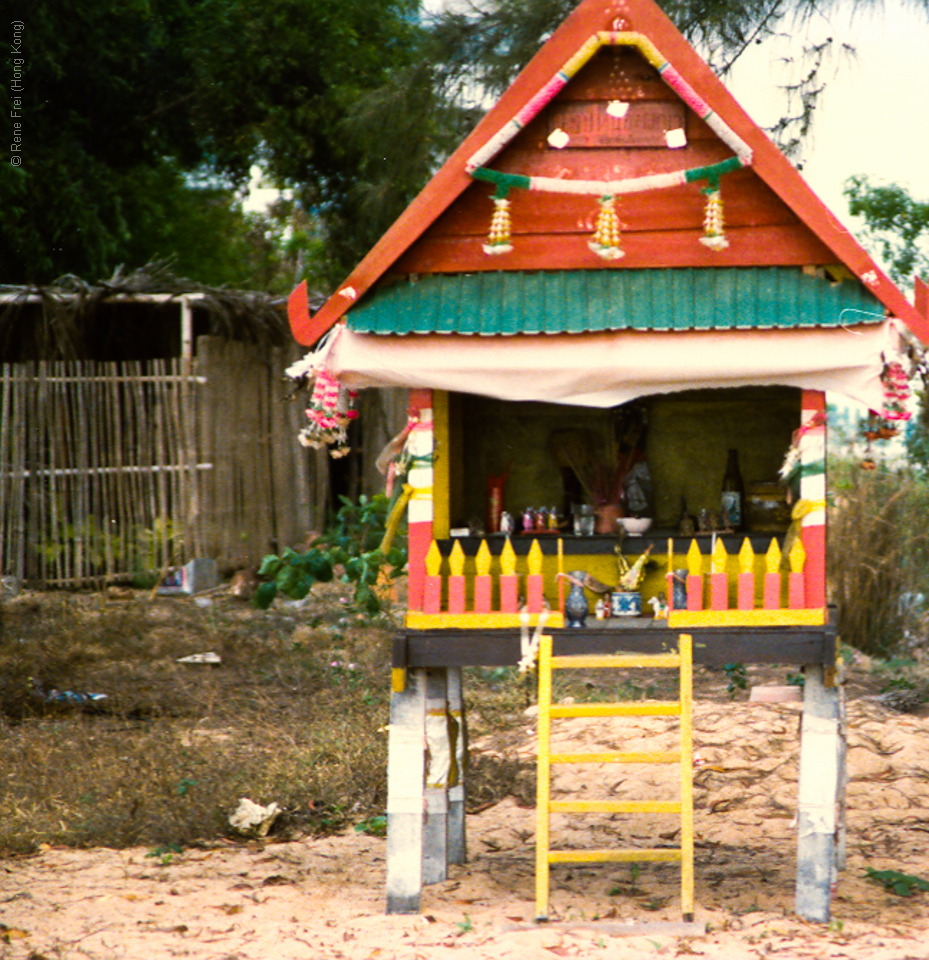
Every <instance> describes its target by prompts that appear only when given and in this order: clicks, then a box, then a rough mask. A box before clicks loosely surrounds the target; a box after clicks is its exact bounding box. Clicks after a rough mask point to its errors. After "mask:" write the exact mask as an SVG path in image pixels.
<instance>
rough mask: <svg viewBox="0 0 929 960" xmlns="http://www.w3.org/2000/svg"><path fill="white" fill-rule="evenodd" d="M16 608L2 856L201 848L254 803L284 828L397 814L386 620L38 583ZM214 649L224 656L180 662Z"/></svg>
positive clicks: (10, 637) (0, 718)
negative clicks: (390, 788) (79, 699)
mask: <svg viewBox="0 0 929 960" xmlns="http://www.w3.org/2000/svg"><path fill="white" fill-rule="evenodd" d="M333 589H335V588H333ZM329 599H331V598H329ZM321 602H323V601H321ZM328 602H329V600H328V599H327V600H326V601H325V603H328ZM334 603H335V605H336V608H337V599H336V600H335V601H334ZM330 605H332V604H330ZM4 613H5V624H4V625H5V630H4V633H3V637H2V638H0V675H2V677H3V681H2V684H0V767H2V769H3V770H4V772H5V775H4V777H3V778H2V779H0V852H6V853H9V852H24V851H30V850H33V849H35V848H36V846H37V845H38V844H41V843H53V844H66V845H71V846H93V845H106V846H116V847H120V846H128V845H145V846H151V847H153V848H155V849H165V850H170V849H173V845H179V846H189V845H190V844H193V843H198V842H203V841H210V840H215V839H217V838H220V837H224V836H227V835H230V829H231V828H230V827H229V824H228V817H229V815H230V814H231V813H232V812H233V811H234V810H235V808H236V806H237V804H238V800H239V798H240V797H249V798H251V799H252V800H254V801H255V802H256V803H261V804H267V803H270V802H272V801H276V802H277V803H278V804H279V805H280V806H281V807H282V810H283V812H282V814H281V815H280V816H279V817H278V818H277V820H276V821H275V824H274V827H273V828H272V832H273V833H276V834H283V835H299V834H301V833H306V832H309V833H327V832H331V831H333V830H340V829H343V828H344V827H345V826H347V825H348V824H349V823H350V822H351V821H358V820H365V819H367V818H372V817H377V816H379V815H381V814H383V811H384V807H385V804H386V735H385V733H384V732H383V728H384V727H385V725H386V723H387V719H388V704H389V677H390V672H389V653H388V651H389V639H388V637H389V633H388V631H387V630H385V629H384V627H383V625H382V624H383V622H384V621H383V620H381V621H379V623H378V625H371V624H370V623H369V622H367V621H364V620H363V621H361V622H358V621H353V622H352V623H351V624H349V625H348V626H340V627H339V629H338V630H335V629H333V628H332V626H331V625H329V624H328V623H327V621H326V618H325V617H317V615H316V611H314V610H313V609H307V610H305V611H294V610H291V609H289V608H287V607H286V606H284V605H276V606H275V607H274V608H273V609H272V610H269V611H266V612H263V611H256V610H252V609H249V608H246V607H245V605H244V604H242V603H241V602H239V601H235V600H233V599H232V598H226V597H217V598H214V601H213V603H212V604H210V605H209V606H207V607H200V606H198V605H196V604H195V603H194V602H193V601H192V600H191V599H189V598H174V597H171V598H168V597H159V598H157V599H155V600H150V598H149V595H148V594H141V593H140V594H136V595H135V599H133V600H129V601H121V602H113V601H108V600H107V599H106V598H105V597H104V596H102V595H85V594H64V593H62V594H52V595H39V594H25V595H23V596H22V597H19V598H16V599H15V600H13V601H9V602H8V603H7V604H6V608H5V611H4ZM314 620H316V621H317V626H315V627H313V626H310V625H309V624H310V623H311V622H313V621H314ZM205 651H212V652H215V653H218V654H219V655H220V658H221V662H220V663H219V664H218V665H207V664H201V665H190V664H182V663H178V660H179V658H181V657H184V656H188V655H190V654H192V653H199V652H205ZM334 664H335V666H334ZM51 690H70V691H79V692H97V693H104V694H106V698H105V699H103V700H99V701H94V702H93V703H89V702H85V703H77V704H76V703H74V702H60V701H56V700H54V699H53V698H51V699H50V698H49V696H48V693H49V691H51Z"/></svg>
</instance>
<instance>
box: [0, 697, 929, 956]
mask: <svg viewBox="0 0 929 960" xmlns="http://www.w3.org/2000/svg"><path fill="white" fill-rule="evenodd" d="M799 721H800V708H799V705H785V704H750V703H709V702H707V703H698V704H697V708H696V713H695V734H696V741H697V744H698V751H697V760H698V764H699V765H698V769H697V775H696V788H697V789H696V803H697V818H696V819H697V854H696V878H697V904H698V907H697V921H698V922H699V923H701V924H702V925H705V930H706V932H705V933H702V934H699V935H689V936H680V935H675V934H674V933H673V930H671V929H670V928H669V927H667V926H664V927H663V926H661V924H663V923H664V924H671V923H673V922H676V921H679V920H680V901H679V897H678V883H679V879H678V873H677V870H676V868H675V867H674V866H672V865H643V866H642V868H641V871H639V870H637V869H633V868H632V867H631V866H630V865H612V866H607V865H604V866H591V867H568V866H560V867H557V868H555V869H553V871H552V901H551V921H550V922H549V923H548V924H547V925H544V926H538V925H534V924H533V923H532V922H531V921H532V918H533V916H534V912H535V911H534V872H533V871H534V865H533V835H534V811H533V810H532V809H531V808H526V807H520V806H518V805H517V804H516V803H515V801H513V800H512V799H508V800H506V801H504V802H502V803H499V804H497V805H495V806H494V807H492V808H490V809H488V810H484V811H482V812H480V813H478V814H473V815H470V816H469V817H468V851H469V862H468V863H467V865H465V866H460V867H459V866H453V867H451V868H450V876H449V879H448V880H447V881H445V882H443V883H440V884H437V885H434V886H431V887H427V888H426V889H425V891H424V893H423V904H422V912H421V913H420V914H419V915H417V916H386V915H385V913H384V875H385V860H384V857H385V842H384V841H383V840H382V839H379V838H377V837H370V836H365V835H361V834H358V833H355V832H354V831H349V832H346V833H345V834H343V835H339V836H335V837H328V838H321V839H306V840H302V841H297V842H286V843H275V842H265V843H260V842H254V843H250V844H231V843H230V844H225V845H219V846H214V847H210V848H205V849H194V850H187V851H185V852H183V853H182V854H180V855H173V856H171V857H165V858H163V859H164V862H162V860H161V859H159V858H157V857H152V856H151V855H150V853H151V851H149V850H146V849H132V850H106V849H94V850H89V851H74V850H67V849H44V850H42V851H41V852H40V853H38V854H37V855H35V856H31V857H23V858H15V859H7V860H3V861H0V924H2V926H0V958H4V960H7V958H9V960H77V958H89V960H117V958H132V960H163V958H164V960H167V958H174V957H186V958H196V960H200V958H203V960H206V958H216V960H220V958H222V960H253V958H254V960H258V958H262V960H304V958H312V960H316V958H319V960H323V958H326V960H329V958H346V960H368V958H378V960H393V958H397V960H400V958H402V960H434V958H444V957H447V956H448V955H449V951H450V950H452V949H456V950H461V951H464V955H465V956H467V957H469V958H471V957H473V958H478V960H510V958H512V960H517V958H545V957H552V956H554V957H598V958H607V960H609V958H617V960H626V958H629V960H632V958H635V960H639V958H643V957H650V956H659V955H662V956H682V955H687V956H707V957H719V958H733V960H736V958H743V957H752V958H754V957H766V958H767V957H772V956H781V957H786V958H802V957H813V958H840V957H856V958H867V960H911V958H929V893H915V894H913V895H912V896H910V897H900V896H897V895H895V894H893V893H889V892H886V891H885V890H884V889H883V888H882V887H880V886H878V885H875V884H874V883H873V882H870V881H868V880H867V879H865V876H864V874H865V870H866V868H867V867H873V868H874V869H877V870H885V869H894V870H899V871H901V872H903V873H906V874H911V875H915V876H919V877H924V878H929V848H927V839H929V837H927V834H929V766H927V759H926V758H927V757H929V718H926V717H913V716H906V715H899V714H895V713H890V712H888V711H886V710H884V709H883V708H882V707H880V706H878V705H877V704H876V703H874V702H870V701H867V700H859V701H856V702H853V703H851V704H850V708H849V746H850V751H849V762H850V775H851V782H850V786H849V790H848V801H849V812H848V828H849V832H848V859H847V868H846V870H845V871H844V872H843V873H842V874H841V876H840V880H839V883H838V885H837V889H836V894H835V898H834V903H833V919H832V922H831V923H830V924H812V923H808V922H804V921H802V920H799V919H798V918H797V917H796V916H794V915H793V914H792V907H793V899H794V889H793V885H794V856H795V840H794V836H793V829H792V822H791V821H792V817H793V812H794V805H795V798H796V776H797V746H798V732H799ZM656 722H657V723H658V724H659V726H658V727H657V728H649V729H646V728H645V726H644V725H645V724H650V723H651V724H654V723H656ZM662 723H665V721H663V720H659V721H654V720H641V719H632V720H628V719H627V720H617V719H613V720H608V721H570V726H569V729H567V730H566V731H565V732H564V733H563V734H562V735H561V736H562V739H563V740H564V741H565V742H571V743H574V744H587V745H593V744H598V743H603V744H610V743H616V742H617V740H622V741H623V742H625V743H626V744H627V745H628V746H629V747H630V748H634V744H635V742H636V740H637V738H642V742H644V741H645V740H646V739H648V741H649V743H651V744H652V745H654V744H655V743H656V742H657V741H658V740H660V739H661V738H663V737H666V736H668V734H667V733H666V732H665V731H667V730H668V728H667V727H664V728H662V727H661V724H662ZM585 724H586V725H585ZM534 733H535V731H534V726H533V721H532V720H531V719H529V718H527V720H526V726H525V729H524V730H522V731H520V734H519V740H518V742H517V743H516V744H515V749H516V750H517V751H519V752H521V753H523V754H524V755H526V756H531V755H532V753H533V751H534V739H533V738H534ZM473 747H474V749H475V750H485V751H486V750H492V749H495V746H494V744H493V743H491V742H489V741H488V742H478V743H475V744H474V745H473ZM599 773H600V775H599V777H597V778H595V777H593V776H591V775H590V771H589V770H588V771H587V773H586V774H582V773H581V772H580V771H577V770H575V771H574V772H572V774H571V775H570V777H568V778H565V777H562V778H561V779H558V780H556V782H555V786H554V789H555V792H556V794H557V793H558V792H560V791H564V792H574V793H581V794H582V795H583V794H584V793H585V791H587V792H588V795H591V796H592V795H593V791H594V790H595V789H597V790H601V791H603V793H604V794H605V795H606V796H617V797H629V798H633V797H636V796H642V795H645V796H654V795H658V793H659V792H660V791H661V789H662V788H663V785H662V784H661V783H660V778H655V777H652V776H650V775H647V774H646V773H644V772H643V770H642V768H638V769H635V770H634V769H632V768H629V767H625V768H622V769H621V770H620V769H619V768H616V767H613V768H609V769H601V770H600V772H599ZM664 773H665V775H666V776H672V777H673V768H670V769H666V770H665V771H664ZM572 778H573V779H572ZM564 819H565V822H564V823H559V821H558V820H556V821H554V823H553V838H555V839H556V841H557V840H558V839H560V840H561V841H563V843H562V844H559V845H565V846H570V845H572V844H575V843H577V844H578V845H580V844H581V843H587V844H588V845H590V844H591V843H592V844H594V845H599V844H601V843H603V842H604V841H605V840H606V842H608V843H612V845H614V846H616V845H635V844H637V843H638V844H643V845H645V844H652V843H654V842H655V834H657V835H658V836H659V837H660V838H663V839H660V840H659V841H658V842H659V843H660V842H667V841H668V840H670V841H672V843H673V839H674V834H675V826H674V820H673V819H672V818H668V819H667V820H666V821H665V822H658V823H656V820H655V818H652V819H650V820H649V822H648V823H643V822H642V821H641V819H639V820H637V821H635V822H631V823H630V822H628V820H629V818H615V817H614V818H613V819H610V818H608V817H601V818H599V820H598V819H597V818H589V819H587V820H586V821H585V822H584V824H583V825H580V824H577V823H576V821H574V822H573V823H572V822H568V818H564ZM658 819H659V820H660V818H658ZM643 922H644V923H649V924H657V925H656V926H654V927H642V926H637V925H635V924H640V923H643Z"/></svg>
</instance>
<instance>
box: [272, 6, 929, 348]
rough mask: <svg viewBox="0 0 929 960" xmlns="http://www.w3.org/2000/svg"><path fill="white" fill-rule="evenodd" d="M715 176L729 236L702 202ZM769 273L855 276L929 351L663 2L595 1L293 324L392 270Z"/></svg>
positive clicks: (301, 296) (298, 294)
mask: <svg viewBox="0 0 929 960" xmlns="http://www.w3.org/2000/svg"><path fill="white" fill-rule="evenodd" d="M487 181H490V184H491V185H488V182H487ZM720 183H721V188H720V192H719V194H718V196H717V198H716V200H719V199H720V198H723V199H724V204H725V223H726V226H725V233H726V239H725V240H723V239H720V238H717V240H718V241H719V242H717V241H716V240H714V234H715V233H716V232H717V231H716V229H715V228H714V225H713V217H714V216H716V212H714V208H713V207H712V204H711V206H710V209H709V210H707V209H706V204H707V200H706V196H705V195H704V194H705V193H706V192H707V190H709V191H710V192H711V193H712V192H713V191H714V190H715V188H716V187H717V185H719V184H720ZM701 188H703V189H701ZM493 195H496V196H497V197H498V198H499V199H500V200H501V201H502V202H498V203H497V204H496V209H497V217H498V219H497V221H496V224H497V227H496V229H497V235H496V238H497V239H496V242H494V240H490V241H488V239H487V234H488V227H489V225H490V223H491V213H492V211H493V210H494V204H493V203H492V202H491V200H490V198H491V196H493ZM605 196H610V197H615V202H616V210H615V217H614V212H613V201H612V200H610V201H606V205H605V206H604V204H601V203H598V201H599V198H601V197H605ZM600 211H602V215H599V216H598V212H600ZM717 212H718V211H717ZM611 220H612V221H613V222H614V223H615V225H616V226H614V227H613V231H614V234H615V232H616V229H617V227H618V229H619V231H620V233H621V238H622V239H621V243H620V241H618V240H617V241H616V243H615V245H614V244H613V241H611V240H610V239H609V236H608V234H609V232H610V230H609V228H610V225H611ZM507 221H510V222H511V223H512V226H511V227H509V223H508V222H507ZM595 229H597V230H598V234H599V236H598V237H596V238H594V237H592V234H593V233H594V231H595ZM500 231H504V232H506V236H504V240H503V241H501V240H500ZM701 232H703V233H704V236H703V238H702V239H703V243H702V244H701V243H699V242H697V240H699V239H701V236H700V235H701ZM614 239H616V238H615V236H614ZM601 240H602V241H603V242H604V243H605V244H606V246H604V245H603V243H600V242H598V241H601ZM504 241H506V242H504ZM620 246H621V251H620V250H619V247H620ZM497 251H504V252H503V253H502V254H501V255H493V254H494V253H495V252H497ZM597 254H599V256H598V255H597ZM774 265H777V266H821V267H828V268H830V269H832V268H835V267H836V266H839V267H844V268H845V270H847V271H849V272H850V273H852V274H854V275H855V276H857V277H858V278H859V279H860V280H861V281H862V282H863V283H864V284H865V285H866V286H867V288H868V289H869V290H870V291H871V292H872V293H873V294H874V295H875V296H876V297H877V298H878V299H879V300H880V301H881V302H882V303H883V305H884V306H885V308H886V309H887V310H888V312H889V313H891V314H893V315H895V316H897V317H899V318H901V319H902V320H904V321H905V322H906V323H907V324H908V325H909V327H910V328H911V329H912V330H913V332H914V333H915V334H917V336H919V337H920V338H921V339H923V340H929V318H927V316H926V315H925V314H924V312H923V311H917V310H916V309H914V307H912V306H911V305H910V304H909V303H908V301H907V300H906V298H905V297H904V296H903V294H902V293H901V292H900V291H899V290H898V289H897V287H896V286H894V285H893V284H892V283H891V281H890V280H889V279H888V278H887V277H886V276H885V275H884V274H883V273H882V272H881V271H880V269H879V268H878V267H877V266H876V264H875V263H874V262H873V260H872V259H871V258H870V257H869V256H868V254H867V253H866V252H865V251H864V250H863V248H862V247H861V246H860V245H859V244H858V243H857V242H856V241H855V240H854V239H853V238H852V237H851V236H850V235H849V234H848V232H847V231H846V230H845V229H844V228H843V227H842V226H841V225H840V224H839V222H838V221H837V220H836V219H835V218H834V217H833V216H832V214H831V213H830V212H829V211H828V210H827V209H826V208H825V206H824V205H823V204H822V203H821V201H820V200H819V199H818V198H817V197H816V196H815V194H814V193H813V192H812V191H811V190H810V188H809V187H808V186H807V185H806V183H805V181H804V180H803V179H802V177H801V176H800V174H799V173H798V172H797V171H796V170H795V169H794V167H793V166H792V165H791V164H790V163H789V162H788V161H787V160H786V159H785V158H784V156H783V155H782V154H781V153H780V151H779V150H778V149H777V148H776V147H774V145H773V144H772V143H771V142H770V141H769V140H768V138H767V137H766V136H765V135H764V133H763V132H762V131H761V130H760V129H759V128H758V127H757V126H756V125H755V124H754V123H753V122H752V120H751V119H750V118H749V117H748V116H747V114H745V112H744V111H743V110H742V109H741V107H739V105H738V103H736V101H735V100H734V99H733V97H732V96H731V95H730V94H729V92H728V91H727V90H726V88H725V87H724V86H723V85H722V83H721V82H720V81H719V80H718V79H717V78H716V77H715V76H714V75H713V74H712V72H711V71H710V70H709V68H708V67H707V65H706V64H705V63H704V62H703V60H702V59H701V58H700V57H699V56H698V55H697V54H696V53H695V51H694V50H693V49H692V48H691V47H690V45H689V44H688V43H687V42H686V41H685V40H684V38H683V37H682V36H681V34H680V33H679V32H678V31H677V30H676V28H675V27H674V26H673V25H672V24H671V22H670V21H669V20H668V19H667V17H666V16H665V15H664V14H663V13H662V12H661V11H660V10H659V9H658V7H657V6H655V4H654V3H653V2H652V0H625V2H623V3H621V4H616V3H611V2H609V0H584V2H583V3H581V4H580V6H579V7H578V8H577V10H575V12H574V13H573V14H572V15H571V16H570V17H569V18H568V19H567V20H566V21H565V23H564V24H563V25H562V26H561V27H560V28H559V29H558V31H556V33H555V34H553V36H552V37H551V39H550V40H549V41H548V42H547V43H546V44H545V46H544V47H543V48H542V49H541V50H540V51H539V53H538V54H537V55H536V56H535V57H534V58H533V59H532V61H531V62H530V63H529V65H528V66H527V67H526V68H525V69H524V70H523V72H522V73H521V74H520V75H519V77H518V78H517V79H516V81H515V82H514V83H513V85H512V86H511V87H510V88H509V90H507V92H506V93H505V94H504V95H503V96H502V97H501V99H500V100H499V101H498V102H497V104H496V105H495V106H494V107H493V108H492V109H491V111H490V112H489V113H488V114H487V116H486V117H485V118H484V119H483V120H482V121H481V123H480V124H478V126H477V127H476V128H475V130H474V131H473V132H472V133H471V135H470V136H469V137H468V138H467V139H466V140H465V141H464V142H463V143H462V145H461V146H460V147H459V148H458V150H456V151H455V153H454V154H453V155H452V156H451V157H450V158H449V160H448V161H447V162H446V163H445V164H444V165H443V167H442V168H441V169H440V170H439V171H438V173H437V174H436V175H435V176H434V177H433V179H432V180H431V181H430V182H429V183H428V184H427V186H426V187H425V188H424V190H423V191H422V192H421V193H420V194H419V196H418V197H417V198H416V199H415V200H414V201H413V202H412V203H411V204H410V206H409V207H408V208H407V209H406V211H405V212H404V213H403V214H402V215H401V216H400V217H399V218H398V220H397V221H396V222H395V223H394V225H393V226H392V227H391V228H390V229H389V230H388V231H387V233H385V234H384V236H383V237H382V238H381V240H380V241H379V242H378V243H377V244H376V245H375V247H374V248H373V249H372V250H371V251H370V253H369V254H368V255H367V256H366V257H365V259H364V260H363V261H362V262H361V263H360V264H359V265H358V267H357V268H356V269H355V270H354V271H353V272H352V274H351V275H350V276H349V277H348V279H347V280H346V281H345V283H344V284H343V285H342V286H341V287H340V289H339V290H338V291H337V292H336V293H335V294H334V295H333V296H332V297H331V298H330V299H329V300H328V301H327V302H326V303H325V304H324V305H323V307H322V308H321V309H320V310H319V312H318V313H317V314H316V315H315V316H313V317H312V318H311V317H310V316H309V313H308V309H307V306H306V296H305V287H303V286H302V285H301V288H298V289H297V290H296V291H295V292H294V294H293V295H292V297H291V303H290V317H291V326H292V329H293V332H294V336H295V337H296V339H297V340H298V341H299V342H301V343H303V344H311V343H313V342H315V341H316V340H317V339H318V338H319V337H320V336H321V335H322V334H323V333H325V331H326V330H328V329H329V328H330V327H331V326H332V325H333V324H334V323H336V322H337V321H338V320H339V319H340V317H342V315H343V314H344V313H345V312H346V311H347V310H349V309H350V308H351V307H352V306H353V304H355V303H356V302H357V301H358V300H359V299H360V298H361V297H363V296H364V294H365V293H366V292H367V291H368V290H369V289H371V287H372V286H373V285H374V284H375V283H376V282H377V281H378V280H379V279H381V278H382V277H384V276H385V275H386V274H388V273H394V274H411V273H416V274H423V273H471V272H477V271H485V270H495V271H496V270H520V271H537V270H590V269H623V268H639V269H641V268H643V267H648V268H661V267H682V266H685V267H705V268H714V267H744V266H774Z"/></svg>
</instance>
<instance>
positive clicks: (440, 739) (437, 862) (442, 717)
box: [423, 667, 452, 883]
mask: <svg viewBox="0 0 929 960" xmlns="http://www.w3.org/2000/svg"><path fill="white" fill-rule="evenodd" d="M426 750H427V764H426V819H425V823H424V825H423V883H441V882H442V881H443V880H445V879H446V878H447V876H448V784H449V777H450V775H451V771H452V752H451V743H450V742H449V735H448V670H446V669H445V668H439V667H434V668H430V669H428V670H426Z"/></svg>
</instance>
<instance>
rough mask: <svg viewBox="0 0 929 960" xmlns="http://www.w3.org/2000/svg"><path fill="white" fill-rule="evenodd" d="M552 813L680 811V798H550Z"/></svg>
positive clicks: (549, 807) (549, 806) (549, 805)
mask: <svg viewBox="0 0 929 960" xmlns="http://www.w3.org/2000/svg"><path fill="white" fill-rule="evenodd" d="M548 809H549V810H550V811H551V812H552V813H680V812H681V802H680V800H551V801H549V804H548Z"/></svg>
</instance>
